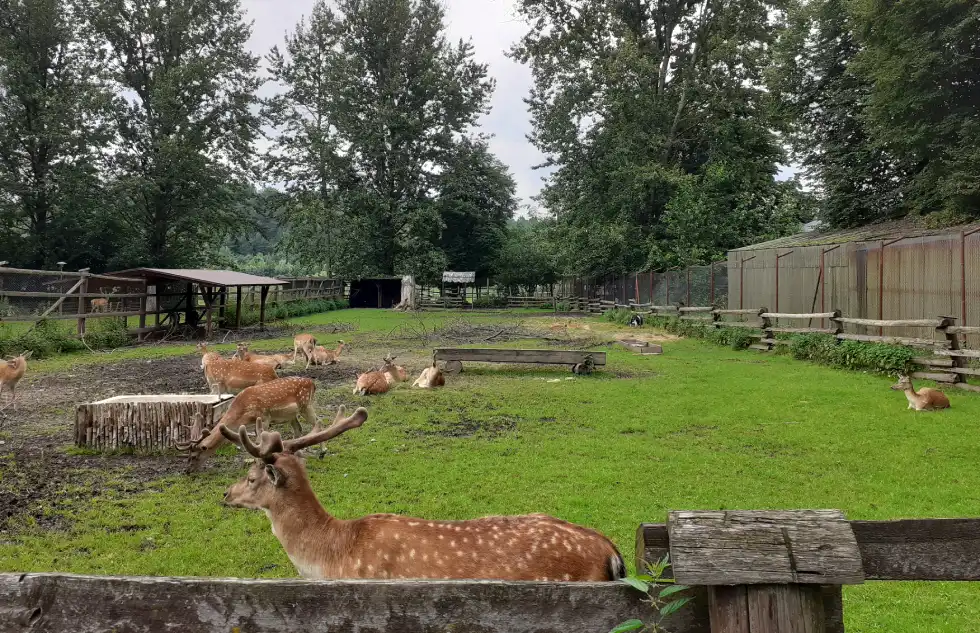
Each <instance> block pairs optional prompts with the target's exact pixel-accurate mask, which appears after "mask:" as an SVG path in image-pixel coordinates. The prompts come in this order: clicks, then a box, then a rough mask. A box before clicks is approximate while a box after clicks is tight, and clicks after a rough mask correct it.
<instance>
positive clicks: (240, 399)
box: [174, 376, 317, 473]
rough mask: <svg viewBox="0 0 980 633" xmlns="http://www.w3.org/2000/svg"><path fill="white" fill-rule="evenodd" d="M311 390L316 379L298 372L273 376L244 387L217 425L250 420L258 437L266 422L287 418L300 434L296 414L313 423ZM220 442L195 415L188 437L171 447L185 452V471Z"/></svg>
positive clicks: (242, 423)
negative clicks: (280, 376) (268, 380)
mask: <svg viewBox="0 0 980 633" xmlns="http://www.w3.org/2000/svg"><path fill="white" fill-rule="evenodd" d="M315 393H316V383H315V382H313V380H312V379H310V378H303V377H302V376H289V377H287V378H277V379H276V380H273V381H270V382H264V383H262V384H259V385H253V386H251V387H246V388H245V389H243V390H242V392H241V393H240V394H238V395H237V396H236V397H235V399H234V400H233V401H232V403H231V406H229V407H228V410H227V411H225V413H224V415H222V416H221V419H220V420H219V421H218V425H222V424H223V425H225V426H226V427H227V428H231V429H238V427H240V426H241V427H243V426H245V425H247V424H252V423H254V424H255V435H256V437H258V435H259V434H260V433H261V432H262V430H263V427H264V425H265V424H266V423H270V424H271V423H275V422H291V423H292V426H293V432H294V434H295V437H299V436H301V435H302V434H303V427H302V425H300V423H299V416H302V417H303V418H304V419H305V420H306V422H308V423H310V424H313V425H314V426H315V424H316V419H317V418H316V409H315V408H314V406H313V396H314V394H315ZM218 425H215V426H216V427H217V426H218ZM224 443H225V438H224V436H222V435H221V433H218V432H216V431H215V430H214V429H211V430H210V431H208V432H205V429H204V428H203V425H202V424H201V420H200V419H199V418H196V419H195V420H194V423H193V424H192V425H191V427H190V441H189V442H181V443H178V442H177V441H176V440H175V441H174V447H175V448H176V449H177V450H179V451H181V452H185V453H187V467H186V472H189V473H190V472H196V471H198V470H200V468H201V466H202V465H203V464H204V462H205V460H206V459H207V458H208V457H210V456H211V455H213V454H214V452H215V451H216V450H217V449H218V448H219V447H220V446H221V445H222V444H224Z"/></svg>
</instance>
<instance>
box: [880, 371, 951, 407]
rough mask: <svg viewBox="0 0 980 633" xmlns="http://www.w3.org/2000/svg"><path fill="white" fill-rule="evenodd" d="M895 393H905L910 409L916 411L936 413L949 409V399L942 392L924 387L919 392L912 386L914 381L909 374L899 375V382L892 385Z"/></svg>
mask: <svg viewBox="0 0 980 633" xmlns="http://www.w3.org/2000/svg"><path fill="white" fill-rule="evenodd" d="M892 389H894V390H895V391H904V392H905V397H906V399H908V401H909V406H908V408H909V409H915V410H916V411H935V410H937V409H948V408H949V398H947V397H946V394H944V393H943V392H942V391H939V390H937V389H930V388H929V387H922V388H921V389H919V390H918V391H916V390H915V387H913V386H912V379H911V378H909V376H908V375H907V374H899V376H898V382H897V383H895V384H894V385H892Z"/></svg>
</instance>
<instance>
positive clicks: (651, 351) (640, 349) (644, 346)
mask: <svg viewBox="0 0 980 633" xmlns="http://www.w3.org/2000/svg"><path fill="white" fill-rule="evenodd" d="M616 342H617V343H618V344H619V345H620V346H621V347H625V348H626V349H628V350H630V351H631V352H636V353H637V354H640V355H641V356H659V355H660V354H663V353H664V348H663V347H661V346H660V345H657V344H655V343H650V342H648V341H640V340H638V339H632V338H624V339H620V340H618V341H616Z"/></svg>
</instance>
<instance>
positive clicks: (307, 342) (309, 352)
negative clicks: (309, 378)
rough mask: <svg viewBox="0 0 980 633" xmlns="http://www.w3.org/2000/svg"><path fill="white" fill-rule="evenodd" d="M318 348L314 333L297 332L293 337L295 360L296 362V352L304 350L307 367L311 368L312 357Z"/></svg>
mask: <svg viewBox="0 0 980 633" xmlns="http://www.w3.org/2000/svg"><path fill="white" fill-rule="evenodd" d="M315 348H316V338H314V336H313V335H312V334H297V335H296V336H294V337H293V362H294V363H295V362H296V352H297V351H302V352H303V357H304V358H305V359H306V369H309V368H310V358H311V357H312V356H313V350H314V349H315Z"/></svg>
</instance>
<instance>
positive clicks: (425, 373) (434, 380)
mask: <svg viewBox="0 0 980 633" xmlns="http://www.w3.org/2000/svg"><path fill="white" fill-rule="evenodd" d="M445 384H446V377H445V376H444V375H443V374H442V370H441V369H439V366H438V365H437V364H436V359H434V358H433V359H432V366H431V367H426V368H425V369H423V370H422V373H421V374H420V375H419V377H418V378H416V379H415V382H414V383H412V386H413V387H421V388H423V389H432V388H434V387H442V386H443V385H445Z"/></svg>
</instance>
